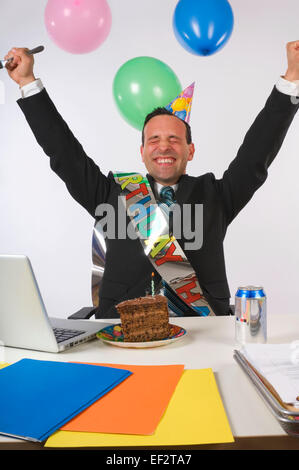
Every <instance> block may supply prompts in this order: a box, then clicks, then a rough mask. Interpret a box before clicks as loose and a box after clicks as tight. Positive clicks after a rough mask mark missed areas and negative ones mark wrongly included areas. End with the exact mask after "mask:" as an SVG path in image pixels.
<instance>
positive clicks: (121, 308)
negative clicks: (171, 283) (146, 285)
mask: <svg viewBox="0 0 299 470" xmlns="http://www.w3.org/2000/svg"><path fill="white" fill-rule="evenodd" d="M116 308H117V310H118V312H119V315H120V320H121V326H122V331H123V335H124V341H125V342H144V341H156V340H159V339H164V338H167V337H168V336H169V334H170V325H169V312H168V307H167V300H166V298H165V297H164V296H163V295H154V296H150V295H148V296H146V297H138V298H137V299H131V300H125V301H123V302H121V303H119V304H118V305H116Z"/></svg>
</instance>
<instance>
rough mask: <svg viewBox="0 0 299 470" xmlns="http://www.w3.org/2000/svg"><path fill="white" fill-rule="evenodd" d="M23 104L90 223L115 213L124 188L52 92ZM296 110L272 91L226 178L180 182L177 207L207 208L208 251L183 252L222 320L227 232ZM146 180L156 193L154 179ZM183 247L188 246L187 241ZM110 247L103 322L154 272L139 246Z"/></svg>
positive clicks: (121, 242) (141, 291) (139, 292)
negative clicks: (110, 209)
mask: <svg viewBox="0 0 299 470" xmlns="http://www.w3.org/2000/svg"><path fill="white" fill-rule="evenodd" d="M18 104H19V106H20V108H21V109H22V111H23V113H24V114H25V117H26V119H27V121H28V123H29V125H30V127H31V129H32V131H33V133H34V135H35V138H36V140H37V142H38V143H39V145H41V147H42V148H43V150H44V152H45V153H46V154H47V155H48V156H49V157H50V166H51V168H52V170H53V171H54V172H55V173H57V175H58V176H59V177H60V178H62V180H63V181H64V182H65V184H66V186H67V189H68V190H69V192H70V194H71V195H72V196H73V197H74V199H75V200H76V201H78V203H79V204H81V205H82V206H83V207H84V208H85V209H86V210H87V211H88V212H89V214H90V215H91V216H92V217H95V212H96V208H97V206H98V205H99V204H101V203H110V204H112V205H113V206H114V207H115V208H117V207H118V195H119V194H120V187H119V186H118V185H117V184H116V183H115V181H114V178H113V173H112V172H110V173H109V174H108V176H105V175H104V174H103V173H102V172H101V171H100V169H99V167H98V166H97V165H96V163H95V162H94V161H93V160H92V159H90V158H89V157H88V156H87V155H86V153H85V151H84V149H83V148H82V146H81V144H80V143H79V142H78V140H77V139H76V138H75V137H74V135H73V134H72V132H71V131H70V129H69V127H68V125H67V124H66V122H65V121H64V120H63V119H62V117H61V115H60V114H59V112H58V111H57V109H56V107H55V105H54V104H53V102H52V101H51V99H50V97H49V95H48V93H47V91H46V89H43V90H42V91H41V92H40V93H38V94H35V95H33V96H30V97H28V98H24V99H20V100H18ZM297 109H298V104H293V103H292V102H291V99H290V97H289V96H288V95H285V94H282V93H280V92H279V91H278V90H277V89H276V87H274V88H273V90H272V92H271V94H270V96H269V98H268V100H267V102H266V104H265V106H264V108H263V109H262V111H261V112H260V113H259V115H258V116H257V118H256V119H255V121H254V122H253V124H252V126H251V127H250V129H249V131H248V132H247V134H246V136H245V138H244V141H243V143H242V145H241V147H240V149H239V151H238V153H237V156H236V157H235V159H234V160H233V161H232V162H231V164H230V165H229V167H228V169H227V170H226V171H225V172H224V174H223V177H222V178H221V179H216V178H215V176H214V174H213V173H206V174H204V175H201V176H198V177H195V176H189V175H182V176H181V178H180V180H179V182H178V189H177V192H176V200H177V203H178V204H180V205H182V204H188V203H190V204H196V203H197V204H203V245H202V247H201V248H200V249H199V250H196V251H186V250H185V253H186V255H187V257H188V259H189V261H190V263H191V265H192V267H193V269H194V270H195V272H196V273H197V276H198V279H199V283H200V285H201V287H202V289H203V292H204V294H205V295H206V297H207V299H208V301H209V303H210V305H211V307H212V308H213V310H214V312H215V313H216V315H227V314H229V298H230V291H229V287H228V283H227V277H226V270H225V260H224V253H223V240H224V237H225V234H226V230H227V227H228V225H229V224H230V223H231V222H232V220H233V219H234V218H235V217H236V215H237V214H238V213H239V212H240V210H241V209H242V208H243V207H244V206H245V204H247V202H248V201H249V200H250V199H251V197H252V196H253V194H254V192H255V191H256V190H257V189H258V188H259V187H260V186H261V185H262V184H263V183H264V181H265V180H266V178H267V169H268V167H269V165H270V164H271V163H272V161H273V159H274V158H275V156H276V155H277V153H278V151H279V149H280V147H281V144H282V142H283V140H284V137H285V135H286V132H287V130H288V128H289V126H290V124H291V122H292V120H293V117H294V115H295V113H296V111H297ZM124 170H127V171H128V170H129V169H127V168H126V169H124ZM147 176H148V179H149V182H150V184H151V187H152V189H153V190H154V180H153V178H152V177H151V176H150V175H147ZM178 241H179V243H180V244H181V246H182V247H183V244H184V242H185V240H184V239H182V240H178ZM106 245H107V252H106V264H105V273H104V276H103V281H102V285H101V289H100V305H99V308H98V310H97V313H96V317H97V318H113V317H118V313H117V310H116V309H115V304H117V303H118V302H119V301H121V300H125V299H129V298H134V297H138V296H143V295H145V291H146V289H148V287H149V280H150V275H151V272H152V270H153V267H152V264H151V263H150V261H149V260H148V258H147V257H146V255H145V254H144V252H143V249H142V246H141V243H140V241H139V240H131V239H130V238H127V239H111V240H109V239H107V240H106ZM158 280H159V277H158Z"/></svg>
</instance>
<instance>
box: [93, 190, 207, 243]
mask: <svg viewBox="0 0 299 470" xmlns="http://www.w3.org/2000/svg"><path fill="white" fill-rule="evenodd" d="M95 215H96V218H98V219H99V221H100V224H101V231H102V235H103V236H104V238H108V239H110V240H115V239H121V240H124V239H126V238H129V239H131V240H136V239H137V238H139V239H148V238H151V239H153V238H154V237H155V236H156V237H158V236H160V235H162V234H163V235H164V234H165V233H169V234H170V235H173V236H174V237H175V238H176V240H184V249H185V250H199V249H200V248H201V247H202V245H203V204H183V205H182V206H180V205H179V204H173V205H172V206H171V207H169V208H167V211H166V213H165V211H163V210H162V209H161V207H160V206H159V205H158V204H150V205H148V206H147V207H146V206H144V204H141V203H136V204H132V205H131V206H130V207H129V209H128V213H127V211H126V208H125V204H124V196H119V197H118V204H117V208H115V207H114V206H113V205H112V204H108V203H105V204H99V205H98V207H97V208H96V212H95ZM127 215H129V216H130V218H131V220H130V221H129V222H128V219H127ZM168 228H170V231H169V230H168Z"/></svg>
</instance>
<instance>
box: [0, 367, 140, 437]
mask: <svg viewBox="0 0 299 470" xmlns="http://www.w3.org/2000/svg"><path fill="white" fill-rule="evenodd" d="M131 374H132V372H130V371H127V370H123V369H115V368H112V367H103V366H96V365H89V364H76V363H68V362H54V361H38V360H33V359H22V360H20V361H18V362H16V363H15V364H12V365H10V366H8V367H5V368H4V369H1V370H0V434H4V435H8V436H12V437H17V438H21V439H26V440H30V441H35V442H42V441H43V440H45V439H46V438H47V437H49V436H50V435H51V434H52V433H53V432H54V431H56V430H57V429H59V428H60V427H61V426H62V425H63V424H65V423H66V422H67V421H69V420H70V419H72V418H73V417H74V416H75V415H77V414H78V413H80V412H81V411H83V410H84V409H85V408H87V407H88V406H90V405H91V404H92V403H94V402H95V401H96V400H98V399H99V398H100V397H102V396H103V395H105V394H106V393H107V392H109V391H110V390H112V389H113V388H114V387H116V386H117V385H118V384H120V383H121V382H122V381H123V380H125V379H126V378H127V377H128V376H129V375H131Z"/></svg>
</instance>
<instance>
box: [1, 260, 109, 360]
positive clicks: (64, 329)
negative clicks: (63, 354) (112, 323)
mask: <svg viewBox="0 0 299 470" xmlns="http://www.w3.org/2000/svg"><path fill="white" fill-rule="evenodd" d="M108 325H109V323H102V322H96V321H91V320H68V319H63V318H49V317H48V314H47V311H46V308H45V305H44V302H43V299H42V296H41V293H40V291H39V287H38V284H37V281H36V279H35V275H34V272H33V269H32V266H31V263H30V260H29V258H28V257H27V256H24V255H0V345H4V346H11V347H16V348H22V349H33V350H37V351H46V352H60V351H64V350H65V349H67V348H70V347H72V346H75V345H77V344H79V343H83V342H85V341H89V340H91V339H93V338H95V336H96V333H97V332H98V331H99V330H101V329H102V328H105V326H108Z"/></svg>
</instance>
